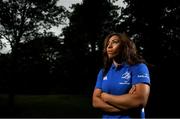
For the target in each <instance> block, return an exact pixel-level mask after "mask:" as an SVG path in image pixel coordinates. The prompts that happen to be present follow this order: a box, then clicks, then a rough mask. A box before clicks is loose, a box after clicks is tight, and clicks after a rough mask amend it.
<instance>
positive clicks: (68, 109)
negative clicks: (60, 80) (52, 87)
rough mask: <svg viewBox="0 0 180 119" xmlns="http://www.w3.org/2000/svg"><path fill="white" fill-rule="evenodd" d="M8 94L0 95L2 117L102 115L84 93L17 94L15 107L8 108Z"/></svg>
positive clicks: (91, 116) (89, 116)
mask: <svg viewBox="0 0 180 119" xmlns="http://www.w3.org/2000/svg"><path fill="white" fill-rule="evenodd" d="M7 99H8V96H7V95H0V117H16V118H17V117H24V118H28V117H31V118H33V117H42V118H51V117H52V118H54V117H56V118H58V117H59V118H61V117H69V118H74V117H75V118H78V117H79V118H80V117H84V118H93V117H101V113H100V111H98V110H96V109H94V108H93V107H92V105H91V97H87V96H82V95H16V96H15V104H14V108H13V109H12V108H8V104H7Z"/></svg>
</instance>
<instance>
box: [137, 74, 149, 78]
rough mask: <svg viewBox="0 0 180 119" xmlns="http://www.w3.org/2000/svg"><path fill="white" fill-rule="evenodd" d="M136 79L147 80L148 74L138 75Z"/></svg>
mask: <svg viewBox="0 0 180 119" xmlns="http://www.w3.org/2000/svg"><path fill="white" fill-rule="evenodd" d="M137 77H138V78H149V75H148V74H140V75H137Z"/></svg>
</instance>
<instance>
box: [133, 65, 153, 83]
mask: <svg viewBox="0 0 180 119" xmlns="http://www.w3.org/2000/svg"><path fill="white" fill-rule="evenodd" d="M131 72H132V84H137V83H145V84H149V85H150V75H149V70H148V67H147V66H146V65H145V64H144V63H140V64H137V65H135V66H133V67H132V68H131Z"/></svg>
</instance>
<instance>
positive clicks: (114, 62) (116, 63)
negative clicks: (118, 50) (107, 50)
mask: <svg viewBox="0 0 180 119" xmlns="http://www.w3.org/2000/svg"><path fill="white" fill-rule="evenodd" d="M113 64H114V65H115V66H116V67H118V66H120V65H121V63H118V62H117V61H115V60H113Z"/></svg>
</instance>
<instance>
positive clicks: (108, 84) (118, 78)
mask: <svg viewBox="0 0 180 119" xmlns="http://www.w3.org/2000/svg"><path fill="white" fill-rule="evenodd" d="M138 83H146V84H150V76H149V70H148V68H147V66H146V65H145V64H144V63H140V64H136V65H133V66H130V65H128V64H125V63H124V64H122V65H121V66H120V67H115V65H114V64H112V65H111V67H110V69H109V71H108V73H107V74H106V75H105V76H104V77H103V70H102V69H101V70H100V71H99V74H98V76H97V81H96V86H95V88H99V89H101V90H102V91H103V92H106V93H109V94H112V95H122V94H126V93H128V92H129V90H130V89H131V87H132V85H135V84H138ZM133 117H137V118H145V112H144V108H143V109H133V110H128V111H127V112H125V113H123V114H121V113H106V112H104V114H103V118H133Z"/></svg>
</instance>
